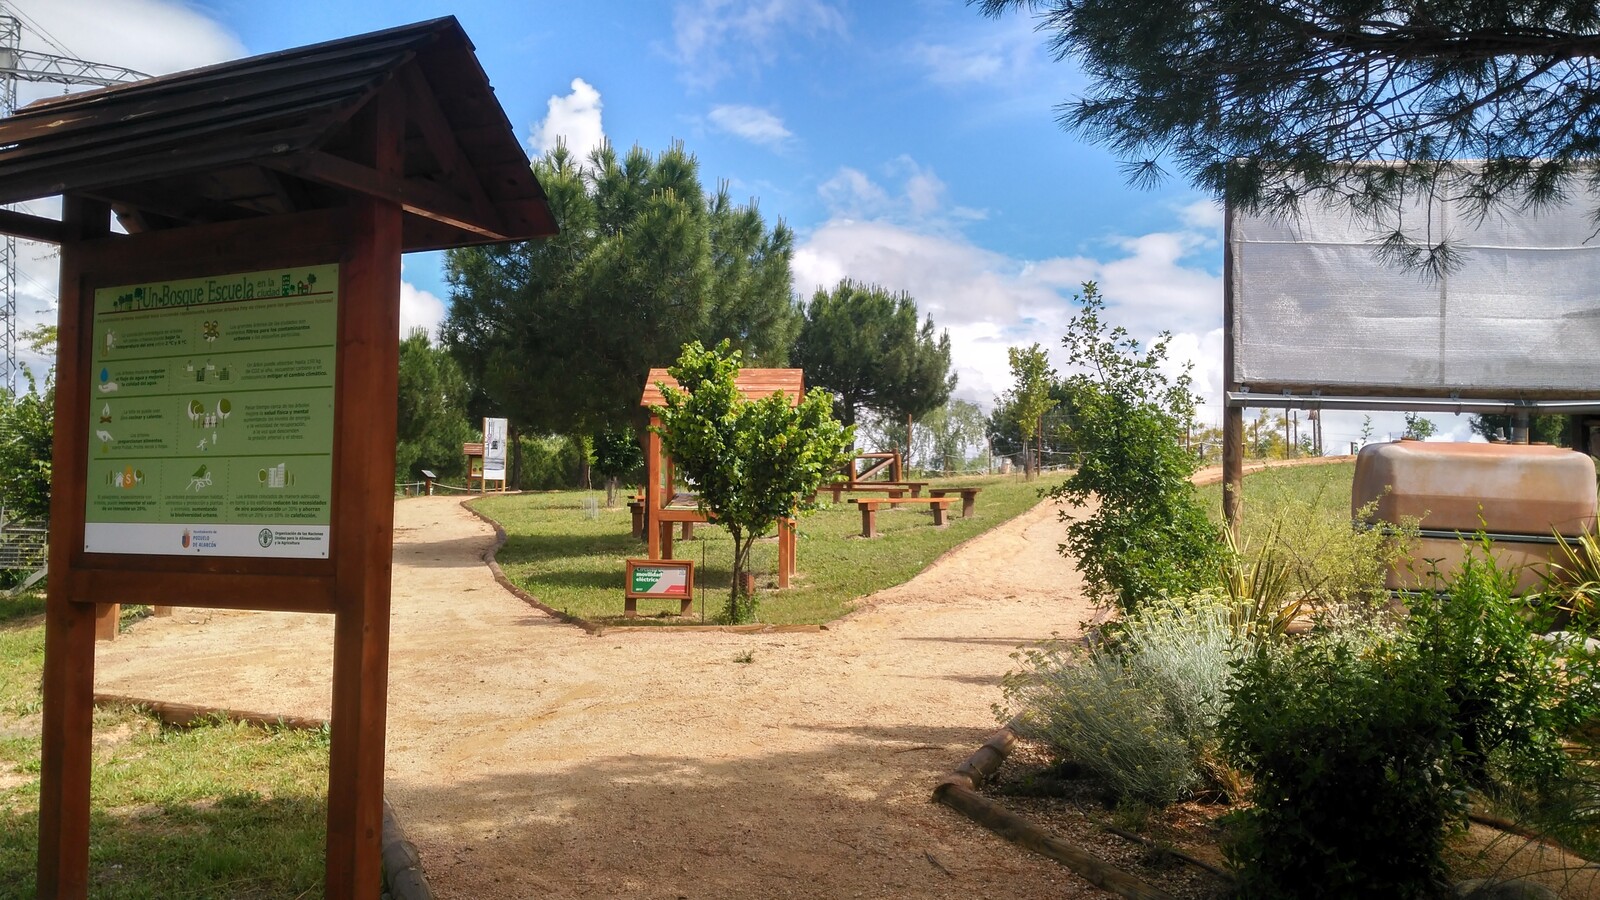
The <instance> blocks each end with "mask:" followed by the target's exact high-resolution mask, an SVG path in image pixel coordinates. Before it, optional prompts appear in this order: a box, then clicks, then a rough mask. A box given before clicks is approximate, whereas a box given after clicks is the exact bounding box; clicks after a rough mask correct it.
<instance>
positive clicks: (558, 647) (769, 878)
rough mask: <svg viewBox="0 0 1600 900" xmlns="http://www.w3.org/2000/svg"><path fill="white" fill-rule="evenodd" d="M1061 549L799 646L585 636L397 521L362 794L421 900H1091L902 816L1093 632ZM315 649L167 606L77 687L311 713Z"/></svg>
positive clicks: (1032, 524)
mask: <svg viewBox="0 0 1600 900" xmlns="http://www.w3.org/2000/svg"><path fill="white" fill-rule="evenodd" d="M980 512H981V505H980ZM606 514H608V515H616V516H617V527H618V528H619V529H621V528H626V527H627V522H626V518H625V516H626V512H625V511H624V512H621V513H610V512H608V513H606ZM1060 534H1061V526H1060V525H1059V524H1058V523H1057V522H1056V518H1055V507H1053V506H1051V505H1049V504H1041V505H1040V506H1039V507H1036V508H1035V509H1034V510H1032V511H1030V512H1028V513H1026V514H1024V515H1022V516H1020V517H1018V518H1017V519H1015V520H1013V521H1011V522H1009V523H1006V524H1005V525H1003V526H1001V527H999V528H997V529H995V530H993V531H991V532H989V533H987V534H985V535H982V536H980V537H978V538H976V539H974V540H972V541H970V542H968V543H967V544H965V545H963V546H962V547H960V548H957V549H956V550H955V551H953V552H952V553H950V554H948V555H947V556H946V557H944V558H943V559H942V560H940V561H939V562H937V563H935V564H934V565H933V566H932V567H930V568H929V569H928V570H927V571H925V572H923V573H922V574H921V575H919V576H918V577H917V578H915V579H913V580H912V581H910V582H908V583H906V584H904V585H901V586H899V587H896V588H892V589H890V590H887V591H883V592H881V593H879V594H877V595H875V596H873V597H872V598H870V600H869V602H868V603H866V604H864V606H863V608H861V609H860V610H858V611H857V612H855V613H854V614H852V615H850V616H849V617H847V618H845V619H843V620H841V621H839V622H836V623H834V624H833V625H832V626H830V628H829V630H827V631H825V632H822V633H818V634H773V635H731V634H706V633H699V634H663V633H659V632H658V631H653V632H650V633H640V632H635V631H625V632H618V631H611V632H608V633H606V634H604V635H602V636H600V637H590V636H588V635H586V634H584V633H583V632H582V631H580V630H578V629H576V628H573V627H570V626H565V625H561V624H559V623H557V622H556V621H554V620H552V619H550V618H548V617H546V616H544V615H543V614H541V613H539V612H537V611H535V610H533V609H531V608H530V607H528V606H527V605H526V604H524V603H522V602H521V601H519V600H517V599H516V598H515V597H512V596H511V595H509V594H507V593H506V592H505V591H503V590H502V589H500V588H499V586H497V585H496V584H495V583H494V581H493V579H492V578H491V576H490V575H489V572H488V570H487V568H486V567H485V566H484V564H483V562H482V556H483V554H484V553H485V552H486V551H487V550H488V549H489V548H490V547H491V546H492V544H493V535H492V533H491V531H490V529H489V528H488V527H487V526H485V525H484V524H483V523H482V522H480V521H479V520H478V519H477V518H475V517H474V516H472V515H471V514H470V513H468V512H467V511H465V510H464V509H461V508H460V507H459V505H458V504H457V503H456V502H455V501H454V500H450V499H444V498H430V499H414V500H406V501H402V502H400V503H399V504H398V505H397V506H396V547H395V572H394V595H393V596H394V601H393V602H394V615H393V638H392V651H391V661H390V703H389V734H388V748H389V749H388V772H387V774H386V784H387V794H388V796H389V798H390V800H391V801H393V803H394V804H395V807H396V809H397V811H398V813H399V815H400V819H401V821H402V822H403V823H404V824H405V827H406V829H407V831H408V832H410V836H411V838H412V839H413V840H414V841H415V842H416V843H417V845H418V847H419V849H420V850H421V853H422V859H423V865H424V867H425V868H426V870H427V872H428V877H429V879H430V881H431V882H432V883H433V885H434V887H435V889H436V891H437V893H438V895H439V896H440V897H446V898H474V900H491V898H523V897H541V898H542V897H608V898H609V897H650V898H655V897H665V898H696V900H698V898H713V897H721V896H744V897H756V898H761V897H842V898H843V897H870V898H922V897H951V898H956V897H960V898H971V897H983V896H999V895H1006V896H1009V897H1014V898H1018V900H1028V898H1045V897H1051V898H1060V897H1079V896H1083V897H1099V896H1108V895H1104V894H1102V893H1101V892H1099V891H1097V890H1095V889H1094V888H1092V887H1090V886H1089V885H1088V884H1087V883H1086V882H1083V881H1082V880H1081V879H1078V878H1076V877H1075V876H1073V875H1072V874H1071V873H1069V872H1067V871H1065V870H1064V869H1062V868H1060V867H1059V866H1057V865H1055V864H1054V863H1049V862H1046V861H1044V860H1042V859H1039V858H1036V857H1033V856H1031V855H1029V854H1026V853H1024V852H1022V851H1020V850H1017V849H1015V848H1013V847H1011V846H1010V845H1009V844H1007V843H1005V842H1004V841H1002V840H1000V839H998V838H996V837H994V836H992V835H990V834H988V833H987V832H984V831H982V830H981V829H979V828H977V827H976V826H974V825H971V824H970V823H968V822H967V821H966V820H964V819H962V818H960V817H959V816H957V815H956V814H954V813H952V812H950V811H949V810H946V809H944V808H943V807H941V806H937V805H935V804H932V803H930V802H929V801H928V795H929V792H930V790H931V789H932V787H933V784H934V782H935V781H937V779H938V778H939V776H940V775H942V774H943V773H945V772H946V771H948V770H949V769H950V768H951V767H952V766H953V765H954V764H955V763H957V762H958V761H960V760H962V759H964V758H966V756H967V755H968V754H970V753H971V752H972V750H974V749H975V748H976V747H977V746H978V744H980V743H981V742H982V741H983V740H984V739H985V738H986V737H987V736H988V735H989V734H991V733H992V732H993V731H994V730H995V728H996V727H997V723H996V721H995V718H994V716H993V714H992V713H991V711H990V705H991V704H992V703H994V702H995V701H997V700H998V699H999V697H1000V694H999V690H998V687H997V685H998V683H999V680H1000V676H1001V675H1002V674H1003V673H1004V672H1005V671H1006V670H1007V669H1008V668H1010V667H1011V665H1012V662H1011V660H1010V659H1009V658H1008V655H1009V654H1010V653H1011V652H1012V651H1013V650H1014V649H1015V648H1016V647H1017V646H1018V645H1019V644H1022V643H1025V642H1030V641H1036V640H1039V639H1042V638H1046V637H1049V636H1050V635H1051V634H1052V633H1060V634H1062V635H1068V634H1075V633H1077V631H1078V625H1079V623H1080V622H1081V621H1082V620H1085V619H1088V618H1090V617H1091V616H1092V614H1093V610H1092V609H1091V608H1090V607H1089V605H1088V604H1087V603H1086V602H1085V601H1084V600H1083V599H1082V592H1081V589H1080V587H1081V586H1080V583H1079V581H1078V576H1077V573H1076V572H1075V571H1074V570H1073V567H1072V565H1071V563H1070V561H1068V560H1065V559H1063V558H1061V557H1060V556H1058V555H1057V553H1056V544H1057V542H1058V541H1059V539H1060ZM883 551H884V552H885V553H892V552H894V547H893V544H892V542H891V541H890V540H887V539H886V540H885V541H884V546H883ZM801 559H802V561H803V560H804V556H803V554H802V557H801ZM618 578H619V579H620V578H621V575H620V573H619V575H618ZM618 583H619V585H620V580H619V582H618ZM619 603H620V591H619ZM332 636H333V629H332V621H331V619H330V618H325V617H319V616H306V615H286V614H273V613H239V612H229V611H201V610H188V609H179V610H178V612H177V614H176V615H175V616H173V617H172V618H170V619H148V620H145V621H143V622H141V623H139V624H138V625H137V626H135V627H134V628H133V629H132V630H131V632H130V633H129V634H127V635H125V636H124V637H123V638H122V639H120V640H118V641H117V642H116V643H114V644H110V645H101V647H100V651H99V657H98V662H97V665H98V671H97V685H96V687H97V690H101V691H107V692H112V693H122V694H129V695H133V696H139V697H148V698H155V699H163V700H175V701H181V702H187V703H201V704H209V705H216V706H224V707H231V708H236V709H250V710H264V711H271V712H276V713H284V714H295V715H306V716H319V717H325V716H326V715H327V714H328V708H329V670H330V660H331V646H332ZM746 653H748V654H749V657H750V660H751V661H750V662H748V663H742V662H739V661H737V659H736V658H739V657H742V656H743V655H744V654H746Z"/></svg>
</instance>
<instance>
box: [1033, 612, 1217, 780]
mask: <svg viewBox="0 0 1600 900" xmlns="http://www.w3.org/2000/svg"><path fill="white" fill-rule="evenodd" d="M1234 646H1235V644H1234V640H1233V633H1232V631H1231V629H1230V627H1229V621H1228V611H1227V609H1226V607H1224V606H1223V605H1221V604H1219V603H1217V602H1216V601H1215V600H1212V599H1211V598H1204V597H1202V598H1196V599H1194V600H1192V601H1187V602H1176V601H1160V602H1156V603H1151V604H1149V605H1147V606H1146V607H1145V608H1144V609H1143V610H1141V612H1140V613H1139V614H1137V615H1135V616H1133V617H1130V618H1129V619H1128V620H1127V621H1126V622H1125V623H1124V624H1123V626H1122V628H1121V629H1119V631H1118V641H1117V643H1116V644H1115V645H1114V646H1105V647H1098V648H1095V649H1093V650H1081V649H1078V648H1071V647H1066V646H1063V645H1061V644H1052V645H1049V646H1047V647H1045V648H1044V649H1042V650H1035V651H1030V652H1028V653H1026V654H1024V656H1023V659H1024V670H1023V671H1022V672H1020V673H1015V674H1013V675H1012V676H1010V677H1008V679H1007V682H1006V687H1005V693H1006V697H1007V699H1008V701H1010V704H1011V706H1012V708H1013V709H1016V710H1018V712H1019V714H1020V715H1019V717H1018V730H1019V731H1020V732H1021V733H1023V734H1024V735H1027V736H1029V737H1033V738H1037V739H1039V740H1042V741H1045V742H1046V743H1048V744H1049V745H1050V746H1051V748H1052V750H1053V751H1054V752H1055V754H1056V755H1057V756H1058V757H1060V758H1063V759H1070V760H1072V761H1074V762H1076V763H1078V764H1079V765H1081V766H1083V767H1084V769H1086V770H1087V771H1089V772H1090V773H1092V774H1093V775H1095V776H1096V777H1097V778H1099V779H1100V780H1101V781H1103V782H1104V783H1105V784H1106V786H1107V787H1108V788H1109V789H1110V790H1111V792H1112V793H1114V794H1115V795H1116V796H1117V797H1118V798H1119V799H1132V800H1138V801H1144V802H1149V803H1171V802H1173V801H1175V800H1179V799H1182V798H1183V797H1185V796H1188V795H1189V794H1191V793H1193V792H1194V791H1196V790H1198V789H1199V788H1201V787H1203V786H1205V785H1206V784H1207V783H1208V782H1209V783H1212V784H1219V785H1224V786H1231V785H1232V783H1233V779H1232V778H1231V777H1230V773H1229V772H1228V771H1227V770H1226V767H1224V766H1223V765H1222V764H1221V762H1220V761H1219V757H1218V754H1217V752H1216V737H1215V725H1216V720H1217V716H1218V714H1219V712H1220V704H1221V700H1222V692H1223V688H1224V685H1225V684H1226V680H1227V677H1228V671H1229V660H1230V659H1231V657H1232V655H1233V652H1234V650H1233V647H1234Z"/></svg>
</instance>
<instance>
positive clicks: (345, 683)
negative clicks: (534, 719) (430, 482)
mask: <svg viewBox="0 0 1600 900" xmlns="http://www.w3.org/2000/svg"><path fill="white" fill-rule="evenodd" d="M398 87H399V86H398V85H396V84H390V85H389V86H387V87H386V88H385V89H384V90H383V91H381V92H380V93H379V94H378V96H377V97H376V98H374V100H373V101H372V103H371V104H370V105H369V107H368V108H367V109H365V110H363V111H362V113H361V115H360V116H359V117H358V118H357V120H356V121H355V123H354V124H355V128H356V140H357V141H358V143H357V146H358V147H360V148H362V149H361V150H359V151H358V152H361V153H362V154H363V155H365V156H366V157H367V158H368V160H369V161H370V168H369V167H368V166H359V168H363V169H367V170H368V171H370V172H371V173H373V174H374V175H375V176H377V177H378V178H380V179H383V180H384V181H386V182H388V181H393V180H398V178H399V174H400V168H401V165H402V163H403V161H402V159H401V149H400V144H401V138H402V136H403V131H404V128H405V118H404V115H405V110H404V99H405V98H404V96H403V95H402V94H401V93H400V91H399V90H398ZM352 212H353V213H354V218H355V224H354V227H353V229H352V230H351V234H350V240H349V243H348V244H347V245H346V251H345V255H344V259H343V261H342V262H341V264H340V272H339V282H340V302H339V339H338V353H339V388H338V397H337V399H336V400H335V412H336V414H337V415H336V419H335V424H334V429H335V436H334V446H335V448H337V449H336V456H335V459H334V482H333V483H334V503H333V541H334V546H333V560H334V579H335V583H336V585H337V591H338V598H337V600H338V610H337V612H335V613H334V625H333V716H332V738H331V742H330V744H329V752H328V850H327V875H326V880H325V892H326V894H327V896H329V897H350V898H369V900H376V898H377V897H378V895H379V892H380V891H381V889H382V879H383V873H382V871H381V868H382V867H381V859H382V855H381V851H382V844H381V841H382V835H383V768H384V766H383V756H384V726H385V722H386V719H387V703H388V686H389V577H390V567H391V559H392V555H393V543H394V442H395V431H396V412H395V405H394V404H393V403H387V402H382V401H383V398H386V397H393V396H394V395H395V393H396V392H397V391H398V390H399V386H398V381H399V374H398V371H399V360H400V351H399V344H398V342H397V341H396V340H395V335H397V334H399V333H400V235H401V228H400V223H401V219H402V218H403V215H402V213H401V209H400V206H399V204H398V203H397V202H395V201H394V200H392V199H385V198H382V197H378V196H372V195H368V196H366V197H357V198H355V203H354V205H353V208H352Z"/></svg>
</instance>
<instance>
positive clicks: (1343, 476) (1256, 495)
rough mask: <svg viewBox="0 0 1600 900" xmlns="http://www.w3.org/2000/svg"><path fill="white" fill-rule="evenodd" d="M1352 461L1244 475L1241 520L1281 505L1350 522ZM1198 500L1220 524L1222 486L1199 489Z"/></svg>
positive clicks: (1269, 469) (1287, 467) (1352, 480)
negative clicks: (1292, 503)
mask: <svg viewBox="0 0 1600 900" xmlns="http://www.w3.org/2000/svg"><path fill="white" fill-rule="evenodd" d="M1355 477H1356V464H1355V462H1354V461H1351V462H1343V463H1330V464H1328V465H1316V466H1279V467H1274V468H1268V469H1262V470H1260V471H1257V472H1246V473H1245V476H1244V518H1245V520H1246V521H1248V520H1249V519H1250V509H1251V507H1256V508H1271V507H1274V506H1278V505H1281V504H1282V503H1283V502H1284V501H1286V500H1288V501H1298V503H1297V504H1296V505H1302V504H1304V505H1310V506H1311V507H1312V508H1314V509H1318V510H1323V511H1326V512H1328V513H1329V514H1332V515H1337V516H1339V517H1342V518H1344V519H1349V518H1350V490H1351V487H1352V485H1353V484H1354V483H1355ZM1199 492H1200V497H1201V498H1202V500H1203V502H1204V503H1205V505H1206V510H1207V511H1209V512H1210V513H1211V515H1212V517H1213V518H1215V519H1216V520H1217V521H1218V522H1221V521H1222V485H1221V484H1220V483H1219V484H1208V485H1206V486H1204V487H1202V488H1199Z"/></svg>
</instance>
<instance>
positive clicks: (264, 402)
mask: <svg viewBox="0 0 1600 900" xmlns="http://www.w3.org/2000/svg"><path fill="white" fill-rule="evenodd" d="M338 289H339V267H338V266H337V265H325V266H303V267H299V268H293V269H274V270H271V271H266V272H246V273H242V274H238V275H226V276H218V277H214V278H193V279H186V280H183V281H169V282H154V283H148V284H133V285H124V286H121V287H113V288H105V289H103V290H98V291H95V296H94V322H93V326H92V327H93V341H94V352H93V354H92V358H93V367H94V370H93V372H92V373H91V377H90V379H89V381H90V387H89V409H90V419H89V459H88V467H89V471H88V477H89V490H88V499H87V503H86V506H87V509H86V517H85V528H84V550H86V551H88V552H91V553H138V554H160V555H201V556H255V557H302V558H326V557H327V556H328V548H329V523H330V511H331V509H332V502H331V499H332V492H333V391H334V380H333V376H334V358H335V352H336V346H335V336H336V334H337V329H338V312H339V297H338Z"/></svg>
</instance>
